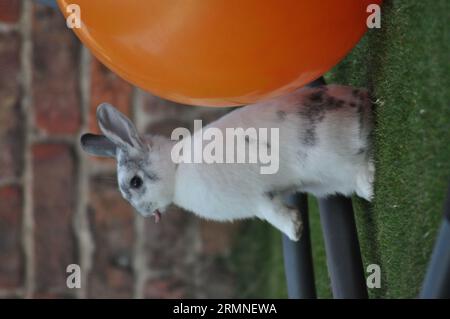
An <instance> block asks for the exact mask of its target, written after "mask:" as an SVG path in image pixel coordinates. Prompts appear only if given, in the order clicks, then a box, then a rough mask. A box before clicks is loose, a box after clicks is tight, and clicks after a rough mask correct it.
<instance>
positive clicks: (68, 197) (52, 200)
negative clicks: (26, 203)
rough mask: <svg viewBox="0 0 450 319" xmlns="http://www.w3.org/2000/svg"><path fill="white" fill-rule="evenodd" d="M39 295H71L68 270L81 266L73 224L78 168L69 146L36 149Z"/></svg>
mask: <svg viewBox="0 0 450 319" xmlns="http://www.w3.org/2000/svg"><path fill="white" fill-rule="evenodd" d="M33 174H34V176H33V182H34V183H33V190H34V220H35V237H34V240H35V255H36V281H37V282H36V293H37V295H41V296H45V295H46V294H62V295H71V294H72V293H73V292H72V291H71V290H70V289H68V288H67V286H66V279H67V273H66V267H67V266H68V265H69V264H73V263H77V260H76V258H75V255H76V253H75V242H74V234H73V228H72V220H73V214H74V207H75V202H76V197H75V195H76V194H75V183H76V178H75V166H74V159H73V155H72V152H71V149H70V148H69V147H68V146H66V145H58V144H40V145H36V146H34V147H33Z"/></svg>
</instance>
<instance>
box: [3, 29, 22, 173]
mask: <svg viewBox="0 0 450 319" xmlns="http://www.w3.org/2000/svg"><path fill="white" fill-rule="evenodd" d="M19 53H20V44H19V36H18V34H16V33H9V34H0V70H1V72H0V150H1V151H0V178H12V177H19V176H20V171H21V167H22V163H21V147H22V145H21V144H22V143H21V142H22V137H21V131H22V130H21V125H22V123H23V121H21V116H20V92H19V90H20V84H19V75H20V64H19V56H20V54H19Z"/></svg>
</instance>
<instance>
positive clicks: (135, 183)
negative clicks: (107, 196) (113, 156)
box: [130, 176, 142, 188]
mask: <svg viewBox="0 0 450 319" xmlns="http://www.w3.org/2000/svg"><path fill="white" fill-rule="evenodd" d="M141 186H142V178H140V177H139V176H134V177H133V178H132V179H131V180H130V187H131V188H139V187H141Z"/></svg>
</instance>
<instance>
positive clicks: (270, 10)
mask: <svg viewBox="0 0 450 319" xmlns="http://www.w3.org/2000/svg"><path fill="white" fill-rule="evenodd" d="M58 2H59V6H60V9H61V10H62V12H63V13H64V15H65V16H66V17H68V16H69V15H71V18H74V17H75V18H76V12H77V11H76V9H75V10H74V11H71V9H72V10H73V8H74V7H73V6H69V5H71V4H77V5H79V8H80V20H81V28H79V29H76V28H74V29H73V30H74V31H75V33H76V34H77V35H78V37H79V38H80V39H81V41H82V42H83V43H84V44H85V45H86V46H87V47H89V49H90V50H91V51H92V52H93V54H94V55H95V56H96V57H97V58H98V59H99V60H100V61H101V62H102V63H104V64H105V65H107V66H108V67H109V68H110V69H112V70H113V71H114V72H116V73H117V74H119V75H120V76H122V77H123V78H125V79H126V80H128V81H129V82H131V83H133V84H135V85H137V86H139V87H141V88H143V89H145V90H148V91H150V92H152V93H153V94H155V95H158V96H161V97H164V98H167V99H170V100H173V101H177V102H181V103H186V104H193V105H204V106H236V105H242V104H249V103H254V102H257V101H260V100H262V99H267V98H270V97H274V96H277V95H280V94H283V93H286V92H289V91H292V90H294V89H296V88H298V87H300V86H303V85H305V84H307V83H308V82H310V81H312V80H314V79H316V78H318V77H320V76H321V75H322V74H324V73H325V72H326V71H328V70H329V69H330V68H332V67H333V66H334V65H335V64H336V63H338V62H339V61H340V60H341V59H342V58H343V57H344V56H345V55H346V54H347V53H348V51H349V50H350V49H351V48H352V47H353V46H354V45H355V44H356V43H357V42H358V41H359V39H360V38H361V36H362V35H363V34H364V32H365V31H366V29H367V26H366V19H367V17H368V16H369V14H370V13H367V6H368V5H369V4H372V3H377V4H379V3H381V0H127V1H123V0H108V1H93V0H58ZM71 13H72V14H71ZM71 21H75V20H73V19H72V20H71Z"/></svg>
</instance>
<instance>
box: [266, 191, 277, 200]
mask: <svg viewBox="0 0 450 319" xmlns="http://www.w3.org/2000/svg"><path fill="white" fill-rule="evenodd" d="M265 195H266V196H267V197H268V198H269V199H270V200H273V199H274V198H275V192H273V191H271V192H266V193H265Z"/></svg>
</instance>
